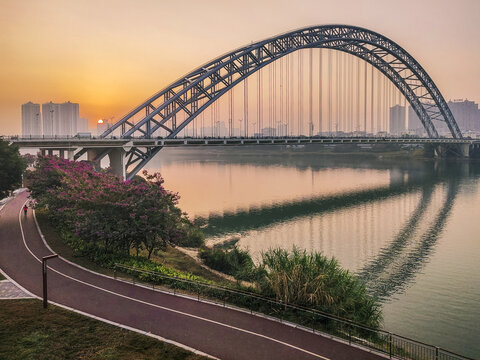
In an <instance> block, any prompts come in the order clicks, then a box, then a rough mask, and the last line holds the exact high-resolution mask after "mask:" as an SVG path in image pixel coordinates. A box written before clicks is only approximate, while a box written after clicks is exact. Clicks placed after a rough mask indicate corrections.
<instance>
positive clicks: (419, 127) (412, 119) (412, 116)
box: [408, 106, 426, 136]
mask: <svg viewBox="0 0 480 360" xmlns="http://www.w3.org/2000/svg"><path fill="white" fill-rule="evenodd" d="M408 131H409V132H413V133H415V134H416V135H418V136H424V135H425V134H426V131H425V128H424V127H423V124H422V122H421V121H420V119H419V118H418V116H417V114H416V113H415V110H413V108H412V107H411V106H409V107H408Z"/></svg>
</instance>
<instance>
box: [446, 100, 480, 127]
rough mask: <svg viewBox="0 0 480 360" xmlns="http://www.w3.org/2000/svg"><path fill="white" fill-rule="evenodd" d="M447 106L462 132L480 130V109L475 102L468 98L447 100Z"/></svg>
mask: <svg viewBox="0 0 480 360" xmlns="http://www.w3.org/2000/svg"><path fill="white" fill-rule="evenodd" d="M448 107H449V108H450V110H451V111H452V114H453V117H454V118H455V120H456V121H457V124H458V127H459V128H460V131H461V132H462V133H466V132H470V131H473V132H480V110H479V109H478V104H477V103H475V102H473V101H468V100H453V101H449V102H448Z"/></svg>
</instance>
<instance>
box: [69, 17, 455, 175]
mask: <svg viewBox="0 0 480 360" xmlns="http://www.w3.org/2000/svg"><path fill="white" fill-rule="evenodd" d="M309 48H326V49H332V50H338V51H341V52H345V53H348V54H351V55H354V56H356V57H358V58H360V59H362V60H364V61H366V62H367V63H369V64H371V65H372V66H373V67H375V68H376V69H378V70H379V71H380V72H381V73H383V75H385V76H386V77H387V78H388V79H389V80H390V81H391V82H392V83H393V84H394V85H395V87H396V88H397V89H398V90H399V92H400V93H401V94H402V95H403V96H404V97H405V98H406V100H407V101H408V102H409V104H410V106H411V107H412V108H413V110H414V111H415V113H416V115H417V116H418V118H419V120H420V122H421V124H422V125H423V127H424V128H425V131H426V133H427V135H428V137H429V138H438V137H439V136H438V131H437V129H436V127H435V123H436V122H437V124H438V122H443V123H445V124H446V125H447V127H448V130H449V131H450V134H451V136H452V138H454V139H462V133H461V132H460V129H459V127H458V125H457V123H456V121H455V119H454V117H453V115H452V113H451V111H450V109H449V107H448V105H447V103H446V102H445V99H444V98H443V96H442V94H441V93H440V91H439V90H438V88H437V86H436V85H435V83H434V82H433V80H432V79H431V78H430V76H429V75H428V74H427V72H426V71H425V70H424V69H423V68H422V66H421V65H420V64H419V63H418V62H417V61H416V60H415V59H414V58H413V57H412V56H411V55H410V54H409V53H408V52H407V51H406V50H404V49H403V48H402V47H401V46H399V45H398V44H396V43H395V42H393V41H392V40H390V39H388V38H387V37H385V36H383V35H381V34H378V33H376V32H373V31H371V30H367V29H364V28H360V27H356V26H348V25H324V26H313V27H307V28H303V29H299V30H295V31H291V32H288V33H285V34H281V35H278V36H275V37H272V38H269V39H266V40H263V41H259V42H256V43H252V44H250V45H247V46H244V47H241V48H239V49H237V50H234V51H232V52H229V53H227V54H225V55H222V56H220V57H218V58H216V59H214V60H212V61H210V62H208V63H206V64H204V65H202V66H200V67H198V68H197V69H195V70H193V71H192V72H190V73H188V74H186V75H185V76H183V77H181V78H180V79H178V80H177V81H175V82H173V83H172V84H170V85H169V86H167V87H166V88H164V89H162V90H161V91H159V92H158V93H157V94H155V95H153V96H152V97H150V98H149V99H147V100H146V101H145V102H143V103H142V104H140V105H139V106H137V107H136V108H134V109H133V110H132V111H130V112H129V113H128V114H127V115H125V116H124V117H123V118H121V119H120V120H119V121H118V122H116V123H115V124H114V125H113V126H112V127H111V128H109V129H108V130H106V131H105V132H104V133H103V134H102V135H101V137H102V138H108V137H111V136H112V135H114V134H119V135H118V137H119V138H121V139H130V138H139V137H140V138H143V139H152V138H155V137H156V132H158V131H159V130H162V131H164V132H166V134H167V136H166V138H167V139H173V138H176V137H177V135H179V133H180V132H181V131H182V130H183V129H185V127H186V126H187V125H188V124H189V123H191V122H192V121H194V120H195V118H197V117H198V115H199V114H201V113H202V112H203V111H204V110H205V109H206V108H208V107H209V106H211V105H212V104H213V103H214V102H215V101H216V100H218V99H219V98H220V97H221V96H222V95H224V94H225V93H226V92H228V91H229V90H230V89H232V88H233V87H234V86H235V85H237V84H239V83H240V82H242V81H243V80H244V79H246V78H248V77H249V76H251V75H252V74H254V73H255V72H257V71H259V70H260V69H262V68H263V67H265V66H267V65H268V64H270V63H272V62H274V61H276V60H278V59H280V58H282V57H284V56H286V55H288V54H290V53H292V52H295V51H297V50H301V49H309ZM179 114H183V117H182V118H181V117H179V116H178V115H179ZM134 119H140V120H134ZM180 119H181V120H180ZM161 149H162V145H158V146H150V147H144V148H142V147H140V146H132V147H131V148H128V149H127V150H126V152H125V154H120V155H118V156H117V155H116V156H115V157H114V158H115V159H117V160H115V161H121V162H122V163H121V166H122V167H124V168H126V169H131V170H130V171H128V173H127V175H126V177H127V178H128V179H130V178H132V177H133V176H134V175H135V174H136V173H137V172H138V171H139V170H140V169H141V168H142V167H143V166H145V165H146V164H147V162H148V161H149V160H150V159H152V157H153V156H155V155H156V154H157V153H158V152H159V151H160V150H161ZM89 150H90V154H91V156H90V159H91V160H96V161H99V160H101V158H103V157H104V156H106V155H108V154H109V152H110V151H111V149H109V148H104V149H102V150H98V149H96V150H92V149H89V148H83V149H82V150H81V151H80V152H78V153H77V155H76V157H77V158H78V157H80V156H81V155H82V154H84V153H87V152H89Z"/></svg>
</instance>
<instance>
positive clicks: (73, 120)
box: [42, 101, 79, 136]
mask: <svg viewBox="0 0 480 360" xmlns="http://www.w3.org/2000/svg"><path fill="white" fill-rule="evenodd" d="M78 113H79V105H78V104H76V103H71V102H70V101H69V102H66V103H63V104H55V103H53V102H51V101H50V102H49V103H45V104H43V105H42V119H43V134H44V135H46V136H73V135H75V134H76V133H77V123H78V119H79V116H78Z"/></svg>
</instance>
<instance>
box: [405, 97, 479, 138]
mask: <svg viewBox="0 0 480 360" xmlns="http://www.w3.org/2000/svg"><path fill="white" fill-rule="evenodd" d="M448 107H449V108H450V110H451V112H452V115H453V117H454V118H455V121H456V122H457V124H458V127H459V128H460V131H461V132H462V133H466V132H480V110H479V108H478V104H477V103H475V102H473V101H468V100H453V101H449V102H448ZM433 125H434V126H435V129H437V132H438V134H439V135H443V136H445V135H446V136H448V135H450V134H451V133H450V130H449V128H448V125H447V124H446V123H445V122H444V121H434V122H433ZM408 130H411V131H415V132H416V133H417V134H419V135H424V134H426V132H425V129H424V128H423V125H422V123H421V122H420V120H419V119H418V116H417V114H415V111H413V109H412V107H409V108H408Z"/></svg>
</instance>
